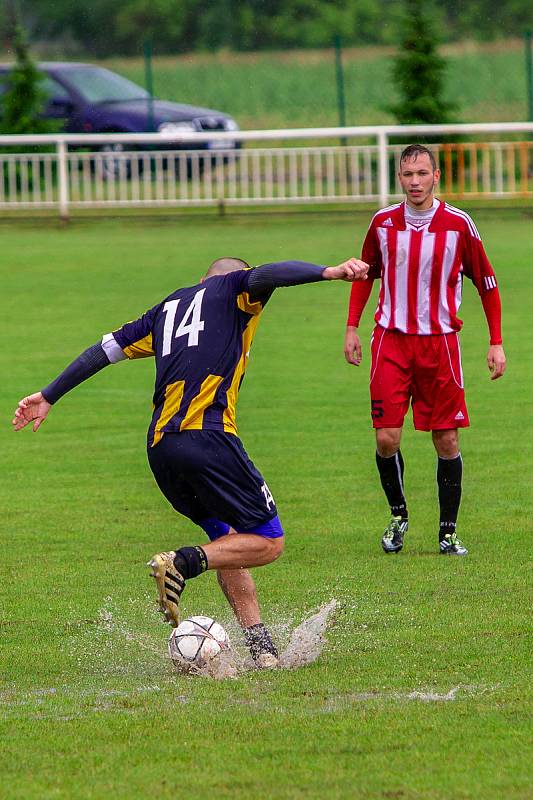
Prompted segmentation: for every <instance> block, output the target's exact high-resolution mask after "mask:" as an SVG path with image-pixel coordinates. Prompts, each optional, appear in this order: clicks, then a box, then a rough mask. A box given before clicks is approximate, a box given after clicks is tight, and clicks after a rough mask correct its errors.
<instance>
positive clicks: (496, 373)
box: [487, 344, 506, 381]
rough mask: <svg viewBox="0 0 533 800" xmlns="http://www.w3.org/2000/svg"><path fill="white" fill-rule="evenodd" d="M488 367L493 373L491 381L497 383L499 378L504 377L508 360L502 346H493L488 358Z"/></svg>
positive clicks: (490, 348)
mask: <svg viewBox="0 0 533 800" xmlns="http://www.w3.org/2000/svg"><path fill="white" fill-rule="evenodd" d="M487 365H488V367H489V370H490V372H491V373H492V374H491V376H490V379H491V381H495V380H496V379H497V378H501V377H502V375H503V373H504V372H505V365H506V360H505V353H504V351H503V347H502V345H501V344H491V346H490V347H489V353H488V356H487Z"/></svg>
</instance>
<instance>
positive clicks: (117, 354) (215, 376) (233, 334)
mask: <svg viewBox="0 0 533 800" xmlns="http://www.w3.org/2000/svg"><path fill="white" fill-rule="evenodd" d="M250 272H251V271H250V270H245V269H243V270H238V271H236V272H231V273H229V274H227V275H217V276H213V277H211V278H208V279H207V280H206V281H205V282H203V283H199V284H197V285H196V286H191V287H188V288H184V289H178V290H177V291H175V292H173V293H172V294H171V295H169V297H167V298H166V299H165V300H163V301H162V302H161V303H159V304H158V305H156V306H154V307H153V308H151V309H150V310H149V311H147V312H146V313H145V314H143V315H142V317H140V318H139V319H137V320H135V321H133V322H128V323H127V324H126V325H123V326H122V327H121V328H120V329H119V330H116V331H114V332H113V333H112V334H108V335H107V336H105V337H104V340H103V346H104V348H105V350H106V352H107V354H108V357H109V358H110V360H111V361H118V360H121V359H122V358H124V357H126V358H130V359H133V358H145V357H147V356H154V357H155V365H156V378H155V389H154V396H153V415H152V421H151V423H150V427H149V430H148V445H149V446H152V447H153V446H154V445H156V444H157V443H158V442H159V441H160V440H161V437H162V436H163V435H164V434H165V433H170V432H174V433H177V432H180V431H185V430H215V431H226V432H227V433H233V434H236V433H237V426H236V421H235V406H236V403H237V394H238V392H239V388H240V385H241V382H242V379H243V376H244V373H245V370H246V366H247V363H248V357H249V353H250V346H251V343H252V339H253V337H254V334H255V331H256V329H257V325H258V323H259V315H260V314H261V311H262V310H263V307H264V304H265V302H266V299H268V295H267V296H266V299H264V300H263V301H260V300H256V301H254V302H252V301H251V300H250V296H249V286H248V279H249V275H250ZM117 345H118V347H117ZM119 348H120V349H119Z"/></svg>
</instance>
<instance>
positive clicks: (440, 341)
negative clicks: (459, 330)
mask: <svg viewBox="0 0 533 800" xmlns="http://www.w3.org/2000/svg"><path fill="white" fill-rule="evenodd" d="M371 350H372V369H371V372H370V399H371V406H372V408H371V415H372V421H373V425H374V428H401V427H402V425H403V421H404V417H405V415H406V413H407V409H408V408H409V401H411V404H412V406H413V421H414V425H415V428H416V430H417V431H436V430H437V431H438V430H447V429H449V428H467V427H468V425H469V424H470V423H469V420H468V412H467V410H466V404H465V392H464V387H463V371H462V368H461V350H460V347H459V337H458V336H457V334H456V333H441V334H433V335H429V336H419V335H417V334H407V333H401V332H400V331H396V330H387V329H385V328H382V327H381V325H376V327H375V328H374V333H373V334H372V343H371Z"/></svg>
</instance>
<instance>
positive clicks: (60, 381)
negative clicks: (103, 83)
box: [13, 343, 111, 431]
mask: <svg viewBox="0 0 533 800" xmlns="http://www.w3.org/2000/svg"><path fill="white" fill-rule="evenodd" d="M110 363H111V362H110V360H109V358H108V356H107V353H106V352H105V350H104V349H103V347H102V345H101V344H100V343H98V344H94V345H92V347H88V348H87V350H84V351H83V353H80V355H79V356H78V357H77V358H75V359H74V361H73V362H72V363H71V364H69V365H68V367H67V368H66V369H64V370H63V372H62V373H61V374H60V375H58V376H57V378H56V379H55V380H53V381H52V383H50V384H48V386H46V387H45V388H44V389H43V390H42V391H40V392H35V394H30V395H28V396H27V397H24V398H23V399H22V400H21V401H20V402H19V404H18V406H17V409H16V411H15V417H14V419H13V425H14V427H15V430H16V431H19V430H21V429H22V428H25V427H26V425H28V423H30V422H32V421H33V423H34V424H33V430H34V431H37V430H39V427H40V425H41V423H42V422H43V421H44V420H45V419H46V417H47V415H48V412H49V410H50V408H51V406H52V405H53V404H54V403H57V401H58V400H59V399H60V398H61V397H63V395H64V394H66V393H67V392H70V390H71V389H74V387H75V386H78V384H80V383H82V382H83V381H85V380H87V378H90V377H91V375H95V374H96V373H97V372H99V371H100V370H101V369H103V368H104V367H107V366H109V364H110Z"/></svg>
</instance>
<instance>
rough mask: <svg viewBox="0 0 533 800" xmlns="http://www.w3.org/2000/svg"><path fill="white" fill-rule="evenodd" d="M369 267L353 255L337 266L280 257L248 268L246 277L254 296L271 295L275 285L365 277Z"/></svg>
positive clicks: (353, 279) (276, 286) (277, 286)
mask: <svg viewBox="0 0 533 800" xmlns="http://www.w3.org/2000/svg"><path fill="white" fill-rule="evenodd" d="M367 271H368V265H367V264H365V262H364V261H359V259H357V258H350V259H348V261H343V263H342V264H339V265H338V266H336V267H326V266H320V265H319V264H310V263H308V262H307V261H279V262H277V263H272V264H262V265H261V266H260V267H256V268H255V269H251V270H249V271H248V272H247V280H248V288H249V291H250V295H251V296H252V298H255V297H259V298H261V297H262V296H269V295H270V294H271V293H272V292H273V291H274V289H277V288H279V287H281V286H299V285H300V284H302V283H314V282H315V281H323V280H330V281H332V280H344V281H355V280H362V279H363V278H364V276H365V275H366V273H367Z"/></svg>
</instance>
